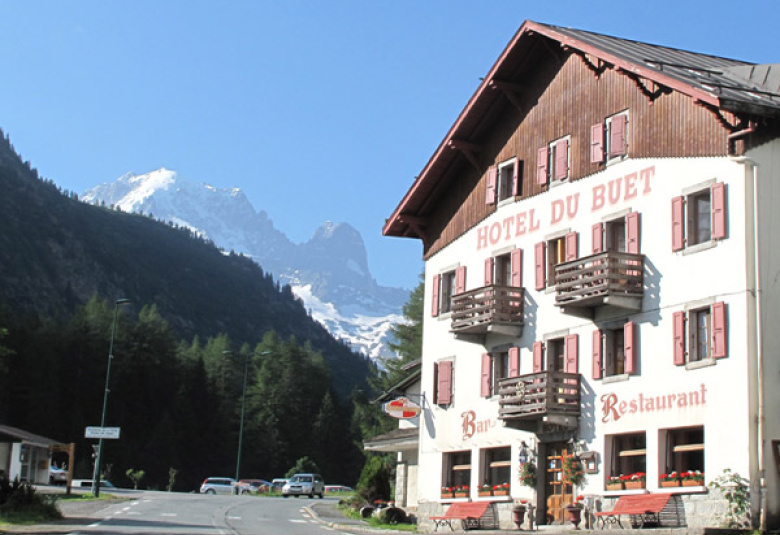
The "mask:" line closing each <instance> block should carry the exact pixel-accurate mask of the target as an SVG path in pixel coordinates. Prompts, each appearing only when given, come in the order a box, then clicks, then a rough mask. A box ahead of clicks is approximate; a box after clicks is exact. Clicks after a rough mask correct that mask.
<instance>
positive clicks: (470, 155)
mask: <svg viewBox="0 0 780 535" xmlns="http://www.w3.org/2000/svg"><path fill="white" fill-rule="evenodd" d="M449 147H450V148H451V149H454V150H457V151H460V152H461V153H462V154H463V156H465V157H466V159H467V160H468V161H469V162H470V163H471V165H473V166H474V169H476V170H477V172H480V173H481V172H482V166H481V165H479V160H477V157H476V156H475V155H474V153H475V152H479V151H480V150H482V146H481V145H477V144H476V143H472V142H470V141H463V140H458V139H451V140H450V142H449Z"/></svg>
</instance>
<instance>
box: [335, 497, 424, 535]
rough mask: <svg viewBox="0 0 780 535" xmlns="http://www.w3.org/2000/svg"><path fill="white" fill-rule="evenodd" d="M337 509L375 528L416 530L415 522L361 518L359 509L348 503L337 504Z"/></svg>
mask: <svg viewBox="0 0 780 535" xmlns="http://www.w3.org/2000/svg"><path fill="white" fill-rule="evenodd" d="M338 508H339V511H341V512H342V513H343V514H344V516H346V517H348V518H353V519H356V520H363V521H364V522H366V523H367V524H368V525H369V526H371V527H372V528H377V529H391V530H395V531H405V532H411V533H415V532H417V525H416V524H385V523H384V522H382V521H380V520H379V519H378V518H375V517H373V516H371V517H369V518H362V517H361V516H360V511H356V510H355V509H353V508H352V507H350V506H349V505H344V504H339V506H338Z"/></svg>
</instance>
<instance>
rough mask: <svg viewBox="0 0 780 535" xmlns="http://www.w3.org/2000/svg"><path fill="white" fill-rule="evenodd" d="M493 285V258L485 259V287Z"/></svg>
mask: <svg viewBox="0 0 780 535" xmlns="http://www.w3.org/2000/svg"><path fill="white" fill-rule="evenodd" d="M492 285H493V257H492V256H489V257H487V258H486V259H485V286H492Z"/></svg>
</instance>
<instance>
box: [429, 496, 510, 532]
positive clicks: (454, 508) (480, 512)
mask: <svg viewBox="0 0 780 535" xmlns="http://www.w3.org/2000/svg"><path fill="white" fill-rule="evenodd" d="M488 508H490V512H491V513H492V514H486V513H487V511H488ZM489 517H492V518H489ZM431 520H433V521H434V523H435V524H436V529H435V531H438V530H439V527H441V526H449V528H450V530H451V531H454V528H453V527H452V521H453V520H460V521H461V524H462V525H463V529H464V530H465V531H468V530H470V529H479V528H481V527H482V526H483V525H484V524H485V523H487V521H488V520H492V523H493V526H492V527H495V513H494V511H493V503H492V502H463V503H461V502H458V503H453V504H452V505H450V508H449V509H447V512H446V513H444V516H432V517H431Z"/></svg>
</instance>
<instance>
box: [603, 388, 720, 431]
mask: <svg viewBox="0 0 780 535" xmlns="http://www.w3.org/2000/svg"><path fill="white" fill-rule="evenodd" d="M706 394H707V387H706V386H705V385H704V383H701V384H700V385H699V388H698V389H697V390H691V391H688V392H677V393H672V394H661V395H646V394H645V393H643V392H639V393H638V394H637V396H636V397H635V398H633V399H629V400H621V399H619V398H618V396H617V394H615V393H614V392H611V393H609V394H604V395H602V396H601V421H602V422H604V423H607V422H610V421H612V422H616V421H618V420H619V419H620V418H621V417H622V416H625V415H626V414H627V413H628V414H634V413H636V412H660V411H670V410H675V409H686V408H688V407H695V406H704V405H706V404H707V403H706ZM675 402H676V403H675Z"/></svg>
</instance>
